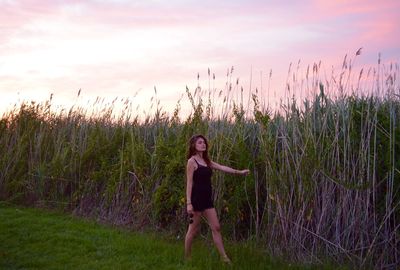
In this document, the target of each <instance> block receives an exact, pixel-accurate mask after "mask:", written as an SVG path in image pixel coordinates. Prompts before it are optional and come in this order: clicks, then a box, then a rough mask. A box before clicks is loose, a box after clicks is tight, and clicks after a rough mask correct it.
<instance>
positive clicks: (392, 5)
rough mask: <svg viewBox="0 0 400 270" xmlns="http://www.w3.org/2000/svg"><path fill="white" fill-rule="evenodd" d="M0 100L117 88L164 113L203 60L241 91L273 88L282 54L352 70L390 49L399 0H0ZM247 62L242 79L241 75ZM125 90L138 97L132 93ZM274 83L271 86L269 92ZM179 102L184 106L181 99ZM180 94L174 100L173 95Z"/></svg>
mask: <svg viewBox="0 0 400 270" xmlns="http://www.w3.org/2000/svg"><path fill="white" fill-rule="evenodd" d="M0 10H1V14H2V15H1V17H0V29H1V31H0V94H1V96H2V98H1V100H0V106H1V108H3V110H4V108H6V107H9V106H10V105H12V104H14V103H16V102H20V101H21V100H31V99H33V100H37V101H41V100H44V99H46V98H48V97H49V95H50V94H51V93H54V96H55V98H54V102H55V103H56V104H62V105H65V106H70V105H71V104H72V103H74V102H76V94H77V92H78V90H79V89H82V96H81V97H80V98H81V99H85V100H87V99H91V100H94V99H95V97H97V96H100V97H105V98H108V99H113V98H115V97H128V98H131V99H132V100H133V103H135V104H138V105H139V106H141V109H142V110H148V109H147V107H146V106H147V105H146V104H149V103H150V97H151V96H152V95H153V93H154V90H153V89H154V86H156V87H157V94H158V99H159V100H160V101H161V104H162V106H163V107H164V108H165V109H166V110H167V111H172V110H173V108H174V107H175V105H176V102H177V100H178V99H179V97H180V96H181V95H182V94H184V93H185V88H186V85H187V86H188V87H189V89H190V90H194V88H195V87H196V86H197V73H199V74H200V83H201V85H202V87H203V88H207V89H208V79H207V70H208V68H210V69H211V72H212V73H215V76H216V82H215V87H216V88H217V90H218V91H219V90H223V89H224V85H225V82H226V80H227V79H226V71H227V69H230V68H231V67H232V66H234V72H233V80H234V81H236V79H237V78H239V82H240V83H239V84H240V85H241V86H243V88H244V89H245V90H246V91H248V90H249V88H250V78H252V83H251V85H252V86H251V88H252V89H251V91H255V88H258V89H261V88H263V90H264V97H265V96H266V95H267V93H266V92H265V88H266V85H267V84H268V74H269V73H270V70H272V74H273V76H272V81H271V88H272V90H271V91H270V92H269V95H270V99H271V100H272V99H279V98H280V97H282V96H283V94H284V92H285V91H284V89H285V82H286V77H287V71H288V67H289V64H290V63H291V62H292V63H294V65H296V66H297V63H298V61H299V60H301V62H300V70H301V71H302V73H304V72H305V70H306V69H307V66H308V65H313V63H314V62H319V61H322V63H323V67H324V69H326V72H327V73H330V72H331V69H332V66H333V67H339V68H340V66H341V64H342V62H343V58H344V56H345V55H346V54H348V55H349V56H350V57H352V58H353V57H354V54H355V52H356V51H357V50H358V49H359V48H360V47H362V48H363V49H362V54H361V55H360V56H358V58H357V62H356V65H357V68H358V69H361V68H363V67H364V68H369V67H374V66H376V63H377V60H378V54H379V53H381V56H382V60H383V62H384V63H390V62H395V63H398V62H399V59H400V27H399V26H400V19H399V18H400V17H399V16H398V14H397V12H398V10H400V1H397V0H393V1H392V0H387V1H385V0H383V1H370V0H367V1H361V0H350V1H344V0H335V1H323V0H314V1H311V0H309V1H275V0H274V1H244V0H231V1H176V0H169V1H124V0H115V1H102V0H96V1H13V0H0ZM251 71H252V77H251V76H250V73H251ZM135 93H137V95H136V96H135V97H134V95H135ZM273 93H274V94H273ZM182 103H184V104H188V101H187V99H185V96H184V99H183V100H182ZM184 104H183V105H184Z"/></svg>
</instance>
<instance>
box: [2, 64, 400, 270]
mask: <svg viewBox="0 0 400 270" xmlns="http://www.w3.org/2000/svg"><path fill="white" fill-rule="evenodd" d="M351 63H352V62H351V60H347V58H346V59H345V61H344V64H343V69H342V71H341V72H340V73H339V74H332V76H331V77H330V78H326V77H323V76H322V75H321V73H322V72H321V67H320V64H315V65H314V66H313V67H312V68H308V69H307V73H306V76H305V78H301V76H299V74H298V69H297V71H295V72H293V71H291V70H289V76H288V78H291V79H290V80H289V79H288V82H287V98H286V99H284V100H281V103H280V106H279V108H274V109H273V108H271V107H268V105H265V100H264V98H263V96H265V95H266V94H265V93H263V92H261V90H258V89H255V90H253V89H250V90H251V91H249V94H248V97H243V95H244V94H243V93H244V92H243V87H240V85H239V81H238V80H236V84H235V83H233V84H232V72H233V69H231V70H228V72H227V83H226V88H225V89H223V90H219V89H216V88H215V87H214V86H212V85H214V80H215V75H214V74H213V75H211V73H210V71H208V89H207V88H206V89H202V88H201V83H200V80H199V78H198V80H199V83H198V87H197V88H196V89H195V90H194V91H191V90H190V89H189V88H187V89H186V95H187V98H188V102H189V104H190V106H191V107H192V112H191V114H190V115H188V116H187V117H186V119H181V117H180V110H181V104H180V102H181V100H180V101H179V102H178V103H177V106H176V109H175V111H174V113H173V115H172V116H169V115H168V114H167V112H165V111H163V109H162V107H161V106H160V101H159V100H158V99H157V96H156V94H157V93H156V90H155V96H154V98H153V100H152V101H153V104H154V107H153V108H154V113H152V114H147V115H145V117H142V118H141V117H140V116H139V115H138V114H137V112H135V110H134V109H133V105H132V102H131V101H129V100H128V99H125V100H124V99H122V100H118V99H116V100H115V101H114V102H112V103H111V104H110V103H108V104H107V103H104V101H102V100H101V99H100V98H98V100H96V101H95V104H94V105H96V106H97V107H96V108H98V110H96V111H93V112H88V111H87V109H86V108H85V107H79V106H76V107H72V108H70V109H69V110H68V111H66V110H64V111H56V110H54V109H53V108H52V105H51V98H50V99H49V101H47V102H45V103H40V104H36V103H34V102H32V103H23V104H21V105H20V106H15V107H14V108H12V109H11V110H10V111H9V112H7V113H5V114H4V115H3V116H2V118H1V120H0V151H1V153H2V155H1V156H0V198H1V199H2V200H8V201H13V202H18V203H22V204H27V205H35V206H46V207H57V208H63V209H65V210H68V211H71V212H74V213H76V214H78V215H82V216H85V217H92V218H95V219H97V220H101V221H104V222H107V223H112V224H118V225H123V226H130V227H132V228H136V229H144V228H153V229H163V230H168V231H172V232H174V233H176V234H178V235H182V234H183V233H184V229H185V228H184V226H182V222H184V221H185V220H186V217H185V209H184V194H185V193H184V188H185V162H186V161H185V153H186V142H187V140H188V138H189V137H190V136H191V135H192V134H193V133H203V134H205V135H206V136H208V137H209V139H210V141H211V142H212V146H211V156H212V158H213V159H214V160H216V161H217V162H221V163H224V164H228V165H231V166H234V167H241V168H245V167H249V168H250V169H251V174H250V176H248V177H246V178H244V179H239V178H237V177H235V176H231V175H226V174H220V173H215V175H214V193H215V204H216V208H217V210H218V213H219V216H220V218H221V223H222V225H223V231H224V234H225V235H228V236H229V237H230V238H232V239H233V240H241V239H254V241H256V242H257V244H258V245H260V246H262V247H263V248H265V249H266V250H268V251H269V252H271V253H272V254H275V255H278V256H284V257H285V258H288V259H290V260H293V261H301V262H306V263H309V262H312V263H321V262H323V261H325V260H327V259H329V260H334V261H336V263H341V262H343V261H345V262H346V263H348V264H350V265H353V266H354V267H359V268H376V269H383V268H388V269H394V268H396V267H399V265H400V257H399V256H400V255H399V254H400V234H399V231H400V230H399V227H400V223H399V219H400V210H399V209H400V159H399V158H397V156H398V153H399V151H400V122H399V119H400V115H399V113H400V101H399V97H400V93H399V92H400V88H399V82H398V77H399V67H398V65H397V64H393V65H390V66H388V67H386V66H384V65H382V64H379V65H378V67H377V68H376V70H372V71H371V70H370V71H368V72H366V73H365V72H363V70H361V71H360V73H359V74H356V75H354V74H353V73H352V72H353V71H352V68H351ZM353 63H354V60H353ZM211 78H212V79H211ZM354 78H355V79H354ZM268 92H269V90H268ZM294 93H308V94H307V96H306V97H305V98H303V99H299V98H297V97H296V94H294ZM268 98H269V97H268ZM119 103H120V104H119ZM118 106H119V107H121V106H122V108H123V109H122V110H121V112H120V113H118V114H115V110H116V109H115V108H116V107H118ZM203 236H205V237H208V236H207V233H205V232H203Z"/></svg>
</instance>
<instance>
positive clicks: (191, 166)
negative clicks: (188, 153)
mask: <svg viewBox="0 0 400 270" xmlns="http://www.w3.org/2000/svg"><path fill="white" fill-rule="evenodd" d="M195 166H196V165H195V162H194V161H193V160H192V159H189V160H188V162H187V165H186V205H187V209H188V212H190V211H189V208H191V209H192V210H193V208H192V207H191V206H192V202H191V198H192V187H193V172H194V170H195Z"/></svg>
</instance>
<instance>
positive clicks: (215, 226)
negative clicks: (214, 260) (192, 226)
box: [203, 208, 229, 261]
mask: <svg viewBox="0 0 400 270" xmlns="http://www.w3.org/2000/svg"><path fill="white" fill-rule="evenodd" d="M203 215H204V216H205V218H206V219H207V221H208V225H209V226H210V228H211V232H212V236H213V240H214V244H215V246H216V247H217V249H218V252H219V254H220V255H221V257H222V258H223V259H227V260H228V261H229V258H228V256H227V255H226V252H225V248H224V244H223V242H222V235H221V227H220V225H219V221H218V217H217V212H216V211H215V208H211V209H206V210H204V212H203Z"/></svg>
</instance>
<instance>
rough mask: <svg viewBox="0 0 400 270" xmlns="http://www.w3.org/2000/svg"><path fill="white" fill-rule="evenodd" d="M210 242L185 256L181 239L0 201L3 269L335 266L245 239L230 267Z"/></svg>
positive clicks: (234, 249) (231, 248)
mask: <svg viewBox="0 0 400 270" xmlns="http://www.w3.org/2000/svg"><path fill="white" fill-rule="evenodd" d="M209 241H211V239H209ZM206 243H207V242H206V241H205V240H204V239H198V240H197V241H196V242H195V244H194V246H193V259H192V261H190V262H185V261H184V260H183V240H179V241H177V240H174V239H169V238H168V237H165V236H161V235H156V234H150V233H146V234H143V233H134V232H129V231H126V230H122V229H116V228H113V227H110V226H105V225H99V224H97V223H95V222H90V221H86V220H82V219H79V218H76V217H73V216H71V215H67V214H62V213H57V212H53V211H45V210H41V209H31V208H24V207H20V206H14V205H8V204H5V203H2V202H0V269H321V268H324V269H333V267H328V266H325V267H321V266H319V267H314V268H311V267H305V266H302V267H300V266H293V265H289V264H284V263H282V262H278V261H277V260H271V259H270V258H269V257H268V256H265V255H263V254H261V252H256V251H255V249H254V248H251V247H246V246H244V245H243V244H228V245H227V247H226V248H227V251H228V253H229V254H230V255H231V257H232V260H233V263H234V264H233V266H232V267H229V266H225V265H224V264H223V263H221V262H220V261H219V258H218V255H217V253H216V251H215V249H214V248H212V249H211V250H210V248H208V247H207V244H206Z"/></svg>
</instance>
